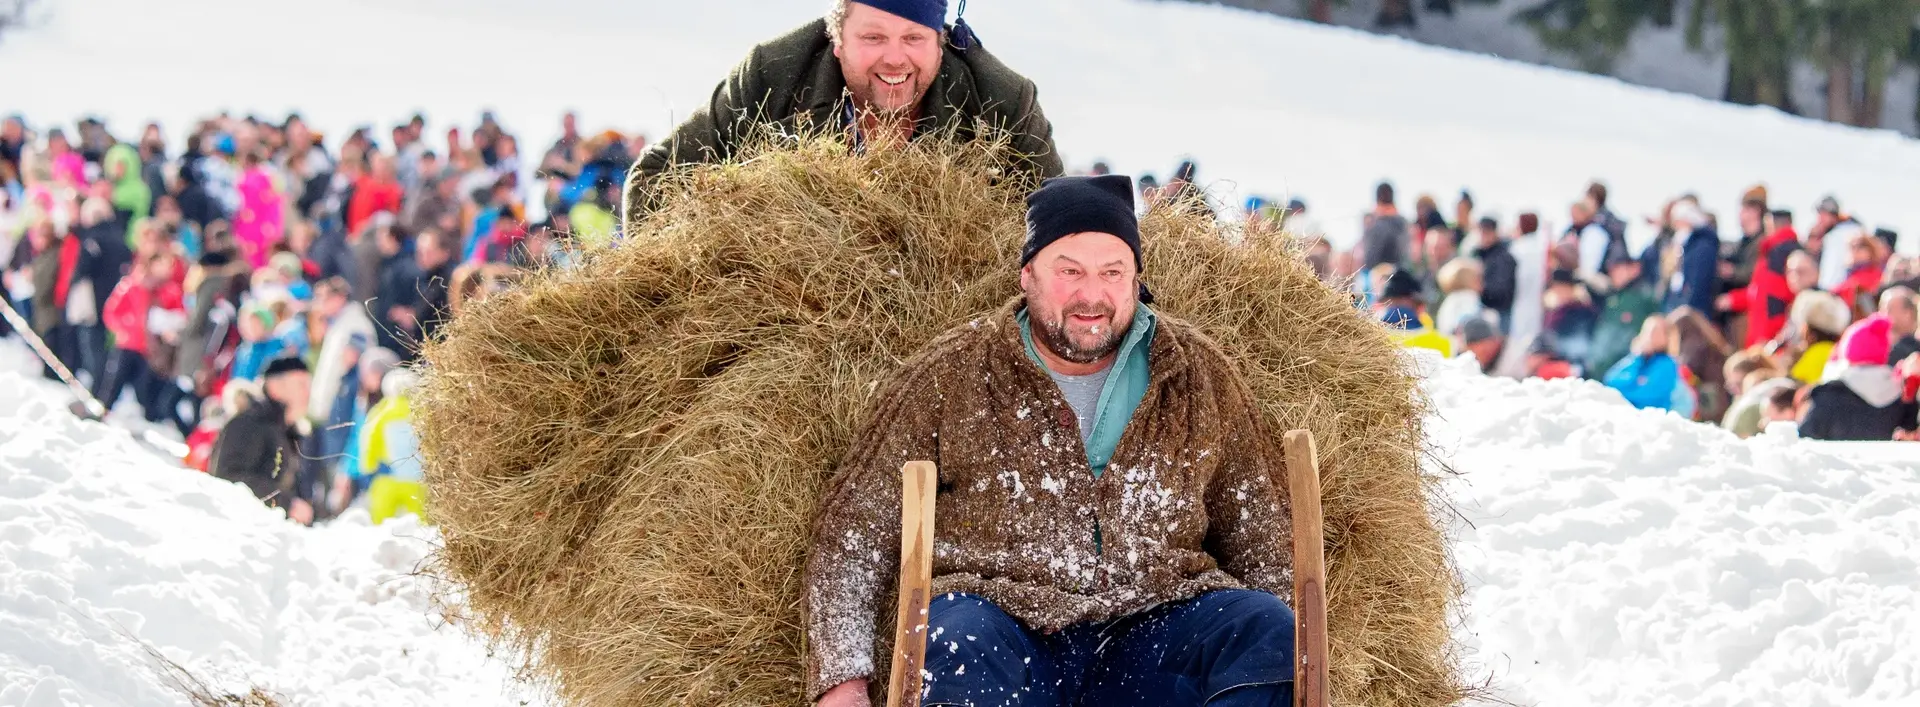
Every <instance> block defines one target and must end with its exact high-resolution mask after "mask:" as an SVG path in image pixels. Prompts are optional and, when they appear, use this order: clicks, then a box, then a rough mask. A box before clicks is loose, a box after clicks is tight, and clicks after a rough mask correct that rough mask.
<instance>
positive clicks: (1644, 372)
mask: <svg viewBox="0 0 1920 707" xmlns="http://www.w3.org/2000/svg"><path fill="white" fill-rule="evenodd" d="M1671 335H1672V331H1671V326H1670V325H1669V324H1668V323H1667V320H1666V319H1665V318H1664V317H1652V318H1649V319H1647V321H1646V324H1645V325H1644V326H1643V327H1642V328H1641V329H1640V336H1639V337H1638V338H1635V339H1634V340H1633V352H1632V355H1630V356H1628V357H1626V358H1624V359H1621V360H1620V361H1619V362H1618V363H1615V364H1614V365H1613V367H1612V368H1609V369H1607V372H1606V375H1604V376H1602V377H1601V380H1603V381H1605V382H1606V384H1607V387H1609V388H1612V389H1614V390H1616V391H1619V393H1620V395H1621V396H1623V397H1625V398H1626V399H1627V402H1629V403H1632V404H1633V406H1634V407H1636V408H1640V409H1642V410H1649V409H1651V410H1671V411H1673V412H1674V413H1677V414H1679V415H1680V416H1681V417H1685V418H1689V419H1691V418H1692V417H1693V411H1694V405H1695V397H1694V391H1693V389H1692V388H1691V387H1690V386H1688V385H1687V375H1686V373H1685V372H1683V371H1682V370H1681V366H1680V362H1679V361H1677V360H1675V359H1674V357H1673V355H1672V353H1671V352H1670V351H1669V349H1670V345H1671V341H1670V337H1671Z"/></svg>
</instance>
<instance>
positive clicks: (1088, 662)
mask: <svg viewBox="0 0 1920 707" xmlns="http://www.w3.org/2000/svg"><path fill="white" fill-rule="evenodd" d="M928 624H929V626H928V631H927V664H926V681H925V683H926V684H925V686H924V688H923V692H922V693H921V695H922V698H921V701H920V704H921V705H922V706H923V707H931V706H933V705H952V706H957V707H1002V706H1011V705H1024V706H1031V707H1081V706H1083V705H1084V706H1085V707H1096V706H1100V707H1104V706H1106V705H1151V706H1152V707H1202V706H1205V707H1291V706H1292V705H1293V610H1292V609H1290V608H1288V607H1287V604H1286V602H1283V601H1281V600H1280V598H1279V597H1276V596H1274V595H1272V594H1268V593H1265V592H1255V591H1243V590H1227V591H1218V592H1212V593H1209V594H1205V595H1202V596H1200V597H1197V598H1195V599H1192V600H1190V601H1185V602H1178V603H1171V604H1162V605H1160V606H1156V607H1154V608H1152V609H1148V610H1146V611H1143V612H1140V613H1138V614H1134V615H1132V616H1127V617H1123V618H1120V619H1115V620H1113V621H1105V622H1097V623H1084V624H1076V625H1074V626H1070V627H1068V628H1067V629H1066V630H1064V631H1060V632H1057V633H1054V634H1052V635H1043V634H1040V633H1038V632H1035V631H1032V630H1029V629H1028V628H1027V627H1026V626H1023V625H1021V623H1020V622H1019V621H1016V620H1014V619H1013V617H1010V616H1008V615H1007V614H1006V612H1004V611H1001V610H1000V607H997V606H994V605H993V603H992V602H989V601H987V600H986V599H984V598H981V597H978V596H975V595H972V594H945V595H941V596H937V597H934V599H933V601H932V602H931V604H930V606H929V607H928Z"/></svg>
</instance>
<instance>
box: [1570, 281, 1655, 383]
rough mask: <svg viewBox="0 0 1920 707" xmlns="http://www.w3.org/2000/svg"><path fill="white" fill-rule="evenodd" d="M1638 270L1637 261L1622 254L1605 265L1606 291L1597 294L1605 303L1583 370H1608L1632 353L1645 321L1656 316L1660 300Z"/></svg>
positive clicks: (1595, 327)
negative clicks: (1634, 342)
mask: <svg viewBox="0 0 1920 707" xmlns="http://www.w3.org/2000/svg"><path fill="white" fill-rule="evenodd" d="M1642 267H1643V266H1642V263H1641V261H1640V260H1639V259H1638V258H1634V257H1632V256H1629V255H1627V254H1625V253H1616V254H1615V255H1614V257H1613V258H1612V260H1610V261H1609V262H1608V263H1607V280H1606V286H1607V289H1606V291H1604V292H1600V293H1598V294H1600V295H1602V299H1603V301H1604V302H1605V304H1604V305H1602V306H1601V308H1600V316H1599V319H1598V320H1597V321H1595V322H1594V325H1593V346H1592V348H1591V349H1589V350H1588V353H1587V370H1590V371H1606V370H1611V369H1612V368H1613V364H1615V363H1619V362H1620V359H1623V358H1626V357H1627V355H1628V354H1629V353H1631V352H1632V351H1633V340H1634V339H1635V338H1636V337H1638V336H1639V335H1640V330H1641V328H1642V327H1643V326H1644V325H1645V322H1646V321H1647V318H1648V317H1651V316H1655V315H1657V314H1659V313H1660V297H1659V295H1658V294H1656V293H1655V291H1654V286H1653V283H1652V282H1649V281H1648V280H1647V279H1646V278H1644V277H1641V274H1642V273H1641V270H1642Z"/></svg>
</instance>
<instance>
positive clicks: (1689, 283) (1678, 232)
mask: <svg viewBox="0 0 1920 707" xmlns="http://www.w3.org/2000/svg"><path fill="white" fill-rule="evenodd" d="M1670 218H1671V219H1672V222H1673V228H1674V242H1673V247H1674V248H1677V249H1678V252H1677V254H1676V255H1677V259H1678V260H1677V263H1676V267H1674V269H1673V274H1672V275H1671V276H1669V277H1668V278H1667V282H1666V286H1667V288H1666V302H1665V305H1664V309H1665V311H1667V312H1672V311H1674V310H1676V309H1679V308H1681V307H1692V308H1693V309H1695V310H1697V311H1701V312H1712V311H1715V309H1714V298H1716V297H1718V296H1719V294H1720V234H1719V233H1718V232H1717V231H1715V230H1714V228H1713V223H1712V220H1711V219H1709V218H1708V217H1707V214H1706V212H1704V211H1701V210H1700V206H1699V205H1698V204H1696V203H1694V202H1693V201H1691V200H1686V199H1682V200H1681V201H1680V202H1679V203H1676V204H1674V207H1673V214H1672V216H1671V217H1670Z"/></svg>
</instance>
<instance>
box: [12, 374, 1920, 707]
mask: <svg viewBox="0 0 1920 707" xmlns="http://www.w3.org/2000/svg"><path fill="white" fill-rule="evenodd" d="M6 346H14V345H13V344H7V345H6ZM1428 365H1429V367H1430V369H1431V370H1432V372H1431V373H1430V374H1429V377H1428V382H1427V390H1428V392H1429V393H1430V394H1431V395H1432V396H1433V398H1434V401H1435V402H1436V403H1437V404H1438V406H1439V407H1438V412H1437V413H1436V415H1435V416H1434V419H1433V420H1432V421H1431V430H1432V439H1433V441H1434V443H1435V444H1436V445H1437V447H1438V448H1439V451H1440V458H1441V459H1443V460H1445V461H1446V462H1447V463H1449V464H1450V465H1451V466H1452V467H1453V468H1454V469H1455V470H1457V471H1458V472H1459V473H1460V475H1459V476H1458V478H1457V479H1455V480H1454V481H1452V482H1450V485H1449V491H1450V493H1451V494H1452V496H1453V501H1454V503H1455V505H1456V507H1457V509H1458V510H1459V512H1460V514H1461V517H1460V518H1459V520H1458V522H1457V523H1456V525H1455V528H1454V533H1455V545H1454V551H1455V553H1456V555H1457V556H1458V558H1459V561H1460V565H1461V569H1462V570H1463V572H1464V574H1465V577H1466V580H1467V587H1468V591H1467V595H1466V613H1465V615H1464V616H1463V617H1461V618H1462V622H1461V626H1460V628H1459V629H1458V630H1459V632H1460V635H1461V637H1462V639H1463V640H1464V641H1466V643H1467V644H1468V645H1469V646H1470V647H1471V648H1472V650H1473V654H1472V656H1470V662H1471V663H1472V664H1473V669H1474V671H1475V672H1476V674H1477V675H1479V676H1482V677H1486V676H1490V677H1491V679H1492V684H1493V686H1494V688H1495V690H1496V694H1497V695H1498V696H1499V697H1502V698H1505V699H1508V700H1512V701H1514V702H1516V703H1519V704H1538V705H1551V706H1556V707H1557V706H1563V705H1564V706H1569V707H1578V706H1581V705H1618V704H1663V705H1677V706H1695V705H1697V706H1701V707H1706V706H1710V705H1848V706H1850V707H1853V706H1861V705H1886V706H1888V707H1892V706H1894V705H1902V706H1911V705H1915V704H1920V641H1915V640H1914V639H1913V636H1915V635H1920V589H1916V587H1920V454H1914V455H1908V456H1907V457H1905V458H1904V460H1903V461H1900V462H1897V463H1896V462H1889V461H1886V460H1887V459H1888V458H1889V457H1887V456H1886V455H1881V454H1873V453H1867V454H1858V455H1856V454H1852V453H1851V450H1853V449H1859V448H1853V447H1846V446H1836V445H1818V444H1813V443H1807V442H1800V441H1785V440H1780V439H1764V438H1763V439H1756V440H1752V441H1740V440H1737V439H1735V438H1733V437H1731V436H1729V435H1726V434H1723V433H1721V432H1720V431H1718V430H1716V429H1714V428H1711V427H1706V426H1702V425H1696V424H1693V423H1691V422H1687V421H1684V420H1682V419H1680V418H1678V417H1674V416H1671V415H1666V414H1663V413H1655V412H1643V411H1636V410H1634V409H1632V408H1631V407H1630V406H1628V405H1627V404H1626V403H1625V402H1624V401H1623V400H1621V399H1620V398H1619V396H1618V395H1616V394H1614V393H1612V392H1611V391H1609V390H1607V389H1605V388H1603V387H1600V386H1598V385H1596V384H1591V383H1575V382H1564V381H1562V382H1544V381H1529V382H1524V383H1521V382H1514V381H1506V380H1488V379H1485V378H1481V377H1478V376H1476V375H1474V374H1472V373H1471V372H1468V371H1464V370H1462V369H1459V368H1455V367H1451V366H1448V365H1444V364H1440V363H1438V362H1437V361H1431V362H1429V364H1428ZM0 399H4V400H8V401H19V403H18V404H17V405H14V406H12V407H11V408H10V409H8V410H5V411H0V705H26V706H29V707H54V706H59V705H73V706H81V705H85V706H87V707H118V706H121V705H127V706H133V705H140V706H145V705H175V704H184V701H183V698H182V697H180V696H179V693H178V692H177V691H175V690H174V689H173V688H171V687H170V686H169V684H168V683H167V682H166V679H165V677H164V673H163V672H161V671H160V664H159V662H158V661H157V660H156V659H155V658H154V657H153V656H152V655H150V654H149V653H148V649H147V648H146V647H144V646H143V645H142V642H144V643H145V644H146V645H147V646H151V647H152V648H153V649H154V650H157V651H159V652H160V653H161V654H162V655H164V656H166V657H167V658H168V659H170V660H173V661H175V662H178V663H179V664H181V665H183V666H185V667H187V668H188V669H189V670H192V671H194V672H196V673H197V674H199V675H201V676H203V677H205V678H207V679H208V680H209V681H210V682H211V683H212V684H214V685H215V686H216V687H221V688H226V689H245V688H246V687H248V686H254V685H258V686H261V687H264V688H265V689H267V690H269V691H271V692H275V693H278V694H280V695H283V696H285V697H288V698H291V699H292V703H293V704H300V705H335V704H337V705H367V704H417V705H429V704H431V705H461V706H463V707H465V706H468V705H519V704H523V703H524V701H531V702H532V703H533V704H540V703H542V702H543V701H544V700H545V699H547V698H546V694H545V693H543V692H541V691H540V690H538V689H537V688H534V687H530V686H527V685H523V684H519V683H515V682H514V681H513V680H512V679H511V675H510V670H509V668H508V667H507V666H506V665H504V664H503V663H501V662H499V661H497V660H494V659H492V658H490V657H489V655H488V653H487V651H486V648H485V646H484V645H483V644H482V643H480V642H479V641H476V640H474V639H472V638H469V637H467V636H466V635H464V634H463V633H462V632H461V631H460V630H459V629H458V628H457V627H455V626H451V625H449V624H447V623H446V620H445V619H444V618H443V617H442V616H441V615H440V614H439V612H438V611H437V610H436V607H435V605H434V604H433V603H432V602H431V601H430V599H429V590H430V589H431V585H430V584H429V582H428V581H427V580H425V579H421V578H418V577H415V576H413V575H412V574H411V573H412V572H413V571H414V570H415V569H416V568H417V567H418V566H419V563H420V561H421V558H422V557H423V556H424V555H425V554H426V553H427V552H428V551H429V549H430V548H431V545H432V543H433V540H434V534H433V531H432V530H431V529H426V528H421V527H420V526H418V525H417V524H415V523H414V522H412V521H411V520H401V521H396V522H393V523H389V524H387V525H385V526H381V527H370V526H369V525H368V524H367V521H366V516H365V515H364V514H351V515H349V516H347V517H345V518H343V519H341V520H338V521H335V522H333V523H332V524H329V525H326V526H323V527H319V528H315V529H304V528H300V527H297V526H294V525H292V524H290V523H287V522H286V521H284V520H283V519H282V518H281V517H280V516H279V515H278V514H277V513H275V512H271V511H268V510H266V509H264V508H262V507H261V506H260V504H259V503H258V502H256V501H254V500H253V499H252V498H251V497H249V496H248V495H247V492H246V490H245V489H243V488H241V487H239V486H235V485H232V484H227V483H224V482H220V481H217V480H214V479H211V478H209V477H207V476H205V475H203V474H199V473H197V472H192V471H188V470H184V469H181V468H179V467H178V466H177V465H175V464H173V463H172V462H171V460H169V459H166V458H164V457H160V456H157V455H156V454H155V453H154V452H153V451H152V450H151V449H150V448H148V447H144V446H141V445H140V444H138V443H136V442H135V441H134V440H133V439H132V437H130V436H129V435H128V434H127V432H126V431H125V430H123V429H121V428H118V427H114V426H110V425H103V424H96V423H83V422H80V421H78V420H76V419H74V418H73V417H72V416H71V415H69V414H68V413H67V411H66V407H65V406H66V403H67V398H66V397H65V391H64V389H63V388H60V387H58V386H56V385H53V384H51V383H47V382H45V381H42V380H39V379H37V378H34V377H32V375H31V372H30V371H22V370H20V369H18V368H0Z"/></svg>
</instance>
